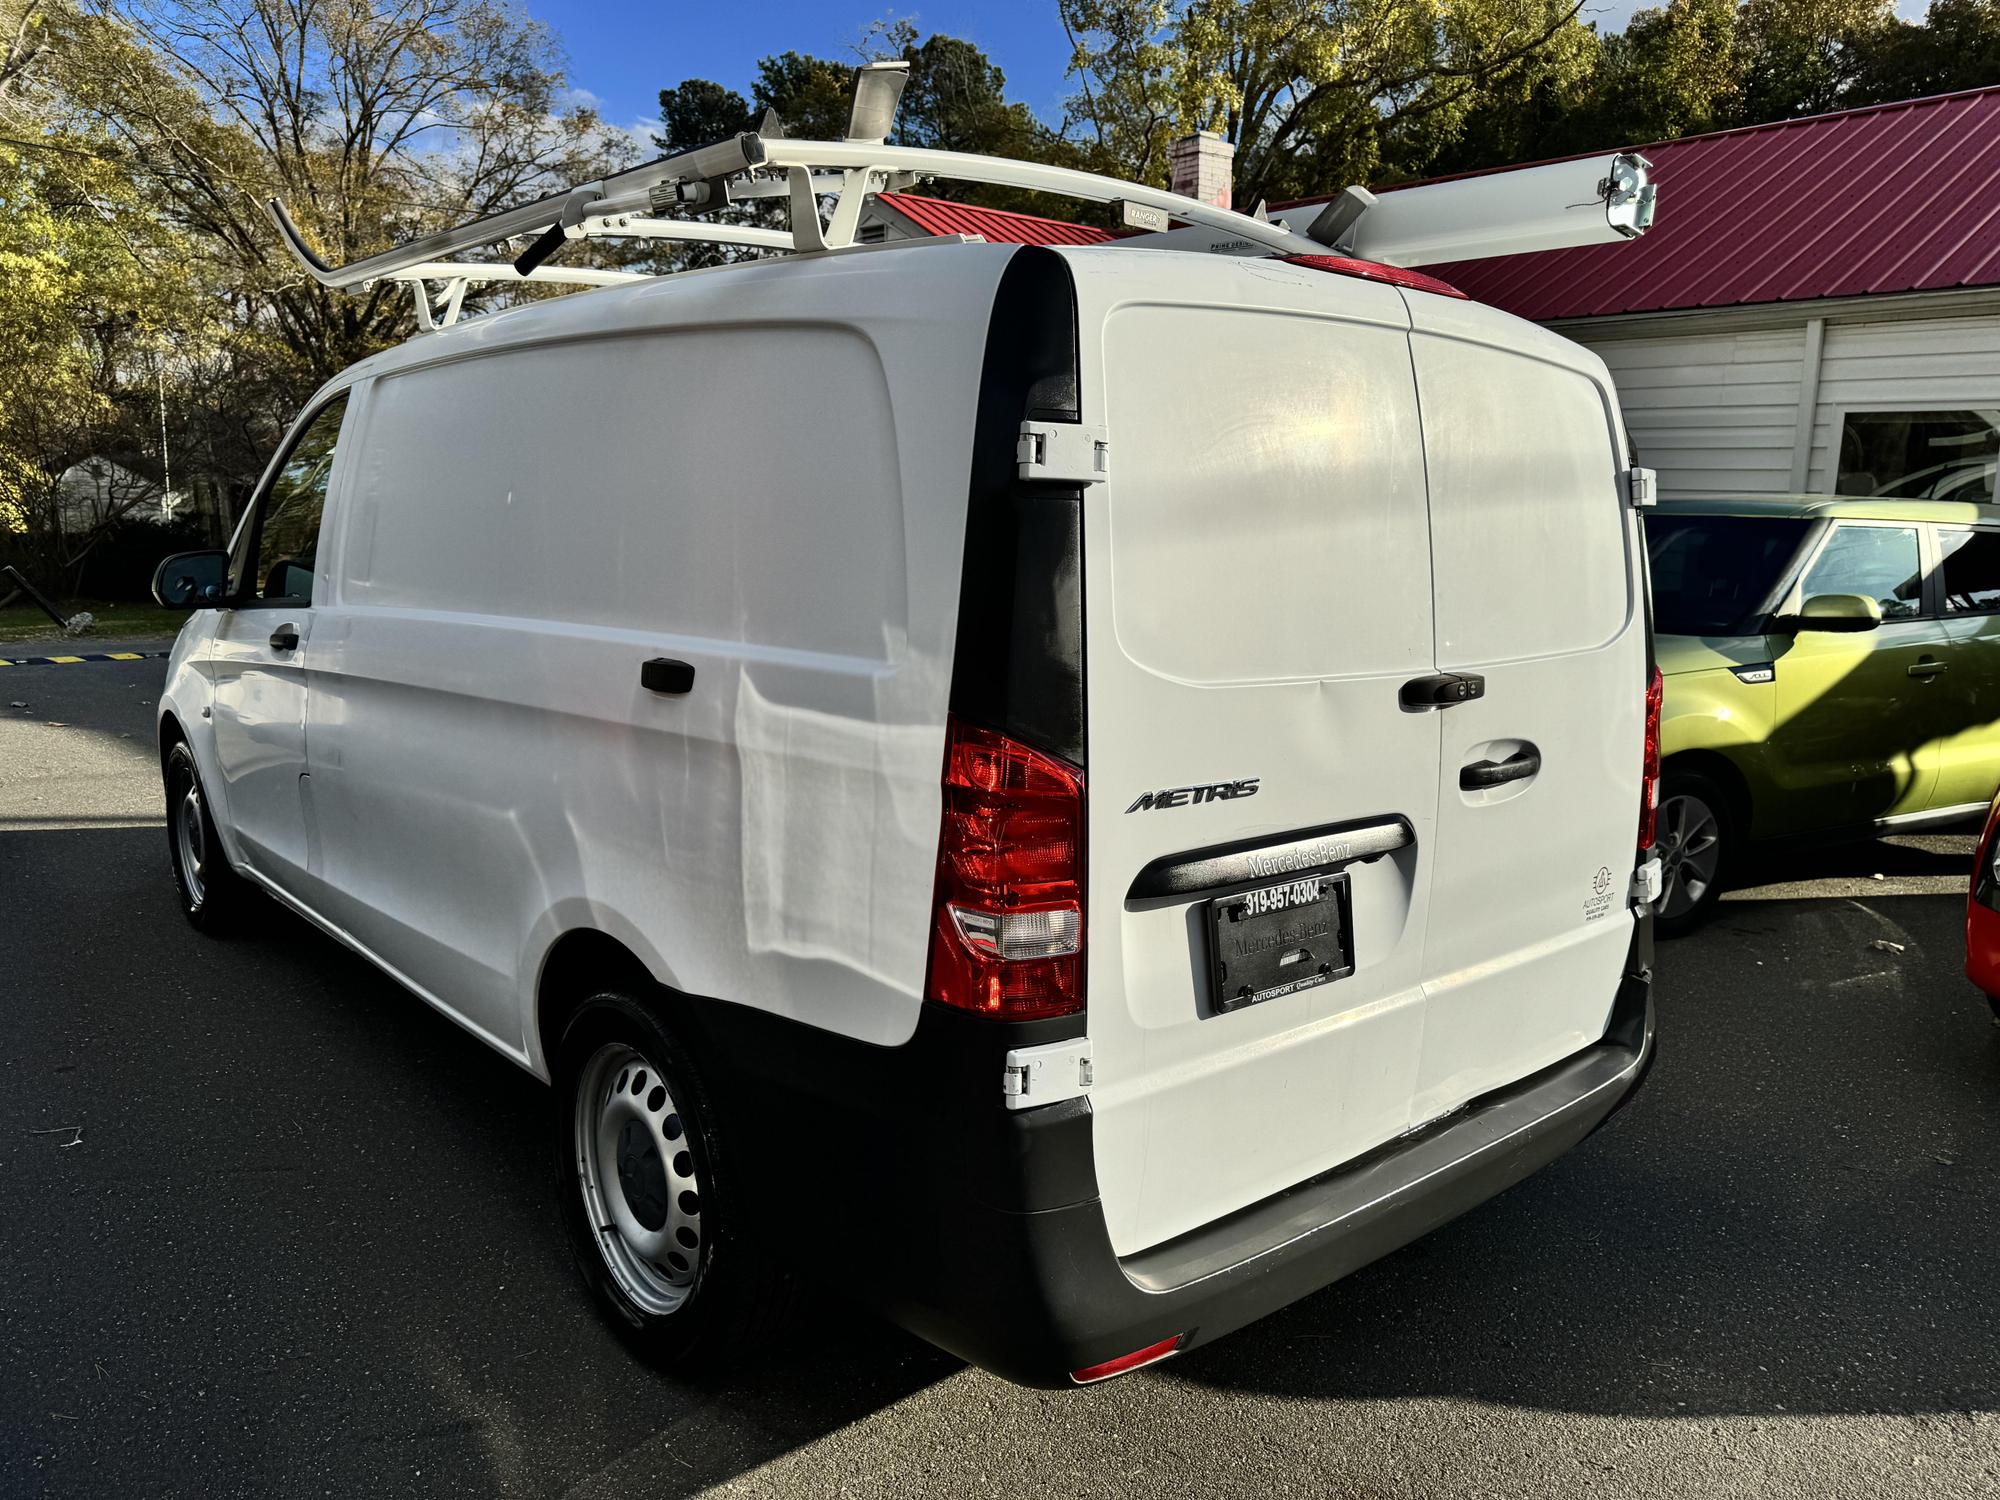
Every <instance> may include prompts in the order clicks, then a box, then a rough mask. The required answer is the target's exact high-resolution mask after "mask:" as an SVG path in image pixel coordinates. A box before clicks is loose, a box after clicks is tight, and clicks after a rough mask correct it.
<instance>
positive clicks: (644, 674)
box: [639, 656, 694, 695]
mask: <svg viewBox="0 0 2000 1500" xmlns="http://www.w3.org/2000/svg"><path fill="white" fill-rule="evenodd" d="M639 686H640V687H642V688H644V689H645V690H646V691H647V692H649V693H670V694H676V695H678V694H680V693H685V692H690V691H692V690H693V688H694V668H693V667H692V666H691V665H689V664H688V663H687V662H684V661H675V660H674V659H673V658H672V657H671V656H656V657H654V658H653V659H652V660H651V661H649V662H647V663H645V664H644V665H643V666H641V667H640V668H639Z"/></svg>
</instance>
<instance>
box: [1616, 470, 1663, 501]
mask: <svg viewBox="0 0 2000 1500" xmlns="http://www.w3.org/2000/svg"><path fill="white" fill-rule="evenodd" d="M1618 477H1619V478H1620V479H1621V480H1622V481H1623V482H1624V485H1625V503H1626V504H1627V505H1629V506H1631V507H1632V508H1633V509H1634V510H1644V509H1645V508H1646V507H1647V506H1649V505H1657V504H1658V503H1659V499H1660V476H1659V475H1658V474H1656V473H1654V472H1653V471H1652V470H1651V469H1627V470H1626V471H1625V472H1624V473H1623V474H1621V475H1619V476H1618Z"/></svg>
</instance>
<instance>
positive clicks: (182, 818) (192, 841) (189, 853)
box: [174, 777, 208, 906]
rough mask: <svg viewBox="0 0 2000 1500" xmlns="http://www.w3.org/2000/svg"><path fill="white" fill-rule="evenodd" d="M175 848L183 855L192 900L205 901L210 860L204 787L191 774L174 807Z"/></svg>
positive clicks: (183, 864)
mask: <svg viewBox="0 0 2000 1500" xmlns="http://www.w3.org/2000/svg"><path fill="white" fill-rule="evenodd" d="M174 851H175V853H176V854H178V855H179V856H180V862H181V879H183V880H184V881H186V882H187V890H188V900H189V901H190V902H192V903H193V904H194V905H196V906H199V905H201V903H202V901H203V899H204V898H205V897H206V895H207V889H208V888H207V885H206V884H205V882H204V881H203V879H202V871H203V870H204V868H205V867H206V865H207V863H208V833H207V829H206V826H205V825H204V823H203V821H202V816H201V787H200V785H199V784H198V783H197V782H196V781H195V780H194V778H193V777H189V778H188V784H187V790H186V791H184V792H182V793H181V800H180V805H179V807H177V808H176V809H175V811H174Z"/></svg>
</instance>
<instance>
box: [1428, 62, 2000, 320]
mask: <svg viewBox="0 0 2000 1500" xmlns="http://www.w3.org/2000/svg"><path fill="white" fill-rule="evenodd" d="M1640 150H1642V151H1643V152H1644V153H1645V155H1646V157H1647V158H1648V159H1649V160H1650V161H1652V163H1653V165H1654V171H1653V180H1654V181H1655V182H1657V183H1658V184H1659V185H1660V216H1659V223H1658V225H1657V227H1655V228H1654V229H1652V230H1651V231H1649V232H1648V233H1647V234H1646V235H1645V236H1644V237H1643V238H1642V239H1639V240H1637V241H1634V242H1631V243H1626V244H1615V245H1586V246H1582V247H1579V248H1577V249H1573V250H1541V251H1536V252H1534V253H1532V254H1528V255H1510V256H1505V257H1500V258H1496V259H1492V260H1478V261H1460V262H1456V263H1454V264H1449V265H1435V266H1425V267H1424V269H1425V270H1426V271H1428V272H1430V273H1432V274H1433V275H1436V276H1441V277H1443V278H1444V279H1445V280H1446V281H1449V282H1451V283H1452V284H1453V285H1455V286H1459V287H1463V288H1464V289H1465V290H1466V291H1468V292H1470V293H1471V294H1472V295H1473V296H1474V297H1476V298H1478V299H1479V300H1480V301H1482V302H1487V303H1491V304H1492V305H1493V306H1495V307H1501V308H1505V309H1506V310H1507V311H1508V312H1512V313H1517V314H1519V315H1520V316H1521V317H1524V318H1532V319H1534V320H1536V321H1537V322H1546V321H1548V320H1550V319H1554V318H1590V317H1606V316H1610V315H1613V314H1617V313H1637V312H1657V311H1664V310H1666V309H1669V308H1694V307H1732V306H1738V305H1742V304H1746V303H1759V302H1798V301H1805V300H1809V299H1813V298H1819V297H1856V296H1863V295H1868V294H1874V293H1883V292H1915V291H1934V290H1939V289H1944V288H1950V287H1967V286H1993V285H2000V87H1994V88H1986V89H1976V90H1973V91H1970V92H1967V93H1962V94H1942V95H1938V96H1937V97H1934V98H1930V99H1913V100H1906V101H1904V102H1901V103H1897V104H1883V105H1877V106H1874V107H1872V108H1869V109H1854V110H1846V111H1843V112H1842V113H1840V114H1833V115H1818V116H1815V117H1813V118H1810V119H1804V120H1786V121H1782V122H1780V123H1778V124H1774V125H1756V126H1750V127H1748V128H1745V129H1742V130H1729V131H1722V132H1719V133H1717V134H1715V135H1697V136H1684V137H1682V138H1681V139H1680V140H1676V141H1663V142H1661V143H1660V144H1659V145H1655V146H1643V147H1641V148H1640Z"/></svg>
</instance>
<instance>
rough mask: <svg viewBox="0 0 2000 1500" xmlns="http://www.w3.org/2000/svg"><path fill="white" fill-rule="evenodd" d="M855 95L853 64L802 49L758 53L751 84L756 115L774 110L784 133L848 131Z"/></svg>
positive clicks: (817, 135)
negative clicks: (771, 53)
mask: <svg viewBox="0 0 2000 1500" xmlns="http://www.w3.org/2000/svg"><path fill="white" fill-rule="evenodd" d="M853 95H854V66H853V64H851V63H839V62H834V61H833V60H831V59H830V58H824V57H812V56H808V55H807V54H805V53H802V52H781V53H779V54H778V55H777V56H776V57H766V58H761V59H759V60H758V63H757V78H756V81H755V82H754V83H752V84H751V85H750V99H751V102H752V104H753V105H754V106H755V113H756V114H757V115H758V116H760V117H761V116H762V115H763V113H764V111H766V110H771V111H774V112H775V113H776V114H777V116H778V118H779V119H780V120H782V121H784V125H785V134H787V135H791V136H798V137H801V138H803V139H806V140H813V141H837V140H839V139H840V138H841V137H842V136H844V135H846V134H847V112H848V108H849V106H850V105H851V104H852V103H853Z"/></svg>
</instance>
